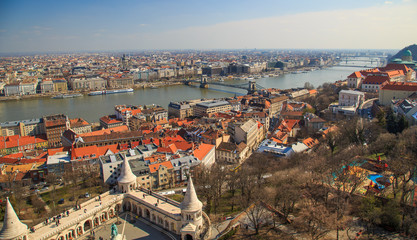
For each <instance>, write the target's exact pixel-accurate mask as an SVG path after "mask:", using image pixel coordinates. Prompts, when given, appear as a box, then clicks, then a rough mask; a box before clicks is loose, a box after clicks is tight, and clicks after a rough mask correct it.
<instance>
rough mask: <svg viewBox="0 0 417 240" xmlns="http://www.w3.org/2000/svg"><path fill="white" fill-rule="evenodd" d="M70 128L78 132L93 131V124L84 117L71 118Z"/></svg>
mask: <svg viewBox="0 0 417 240" xmlns="http://www.w3.org/2000/svg"><path fill="white" fill-rule="evenodd" d="M70 129H71V130H72V131H74V132H75V133H76V134H83V133H89V132H91V124H89V123H88V122H87V121H86V120H84V119H82V118H75V119H70Z"/></svg>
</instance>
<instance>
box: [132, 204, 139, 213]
mask: <svg viewBox="0 0 417 240" xmlns="http://www.w3.org/2000/svg"><path fill="white" fill-rule="evenodd" d="M137 211H138V210H137V207H136V204H133V203H132V213H135V214H136V212H137Z"/></svg>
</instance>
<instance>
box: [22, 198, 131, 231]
mask: <svg viewBox="0 0 417 240" xmlns="http://www.w3.org/2000/svg"><path fill="white" fill-rule="evenodd" d="M101 199H102V204H100V202H99V201H96V200H95V199H90V200H89V201H87V202H85V203H83V204H81V209H80V210H72V209H71V210H69V216H65V217H63V218H61V219H60V224H59V226H57V225H56V224H55V223H49V224H48V225H45V224H44V223H40V224H38V225H36V226H35V227H34V228H35V232H34V233H30V234H29V238H30V239H47V238H48V237H51V236H54V235H55V234H57V233H59V232H60V231H62V230H63V229H67V228H69V227H71V226H73V225H75V224H76V223H78V222H80V221H83V220H84V219H87V218H88V217H91V216H93V215H94V214H96V213H97V212H99V211H102V210H103V209H105V208H108V207H109V206H110V205H112V204H113V203H114V202H117V201H120V200H122V199H123V195H122V194H114V195H113V194H110V195H107V196H103V195H102V197H101Z"/></svg>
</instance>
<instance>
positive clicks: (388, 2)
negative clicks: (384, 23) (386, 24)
mask: <svg viewBox="0 0 417 240" xmlns="http://www.w3.org/2000/svg"><path fill="white" fill-rule="evenodd" d="M384 3H385V4H387V5H390V4H392V3H393V2H391V1H385V2H384Z"/></svg>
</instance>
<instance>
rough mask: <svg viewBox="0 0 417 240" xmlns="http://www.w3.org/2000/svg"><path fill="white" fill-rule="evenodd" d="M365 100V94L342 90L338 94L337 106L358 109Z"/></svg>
mask: <svg viewBox="0 0 417 240" xmlns="http://www.w3.org/2000/svg"><path fill="white" fill-rule="evenodd" d="M364 100H365V94H364V93H363V92H359V91H352V90H342V91H340V92H339V106H355V107H359V106H360V105H361V104H362V102H363V101H364Z"/></svg>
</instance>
